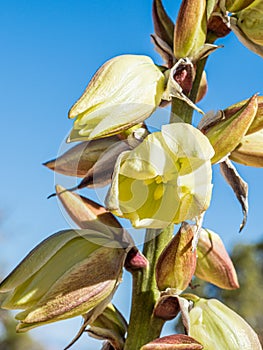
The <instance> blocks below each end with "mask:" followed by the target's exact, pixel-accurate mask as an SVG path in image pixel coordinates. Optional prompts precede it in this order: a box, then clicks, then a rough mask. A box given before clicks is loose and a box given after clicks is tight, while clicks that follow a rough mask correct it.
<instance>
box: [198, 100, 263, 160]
mask: <svg viewBox="0 0 263 350" xmlns="http://www.w3.org/2000/svg"><path fill="white" fill-rule="evenodd" d="M256 112H257V95H254V96H252V97H251V98H250V99H249V100H248V102H247V103H245V105H244V106H242V107H241V108H240V109H239V110H237V111H234V112H233V113H231V114H230V113H229V114H228V115H227V117H226V116H225V112H224V111H223V112H221V111H220V112H219V114H217V115H215V116H213V117H210V116H209V115H206V116H204V118H203V119H202V120H201V122H200V123H199V126H198V128H199V129H200V130H201V131H202V132H203V133H204V134H205V135H206V137H207V138H208V139H209V141H210V143H211V145H212V146H213V148H214V151H215V155H214V157H213V158H212V160H211V161H212V163H216V162H218V161H220V160H221V159H222V158H224V157H225V156H227V155H228V154H229V153H230V152H232V151H233V150H234V149H235V148H236V147H237V145H238V144H239V143H240V141H241V139H242V137H243V136H244V135H245V134H246V133H247V131H248V129H249V127H250V125H251V124H252V122H253V120H254V118H255V115H256Z"/></svg>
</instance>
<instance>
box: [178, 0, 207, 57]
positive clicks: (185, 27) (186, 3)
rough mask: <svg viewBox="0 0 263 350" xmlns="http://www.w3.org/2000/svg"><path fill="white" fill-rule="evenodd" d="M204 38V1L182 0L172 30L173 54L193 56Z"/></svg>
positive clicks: (202, 43) (203, 41)
mask: <svg viewBox="0 0 263 350" xmlns="http://www.w3.org/2000/svg"><path fill="white" fill-rule="evenodd" d="M205 40H206V1H205V0H183V1H182V4H181V7H180V10H179V14H178V17H177V20H176V25H175V30H174V55H175V57H176V58H177V59H179V58H184V57H191V58H192V57H194V56H195V54H196V53H197V52H198V51H199V50H200V48H201V47H202V46H203V45H204V43H205Z"/></svg>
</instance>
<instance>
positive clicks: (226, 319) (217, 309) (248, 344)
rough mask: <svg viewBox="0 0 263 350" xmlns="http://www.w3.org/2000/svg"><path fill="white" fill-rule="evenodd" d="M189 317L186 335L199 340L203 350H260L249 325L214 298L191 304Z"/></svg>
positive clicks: (255, 335) (256, 338)
mask: <svg viewBox="0 0 263 350" xmlns="http://www.w3.org/2000/svg"><path fill="white" fill-rule="evenodd" d="M196 298H197V297H196ZM189 317H190V332H189V335H190V336H191V337H193V338H195V339H196V340H197V341H200V342H201V343H202V344H203V346H204V348H205V349H206V350H215V349H225V350H228V349H229V350H240V349H246V350H261V349H262V348H261V345H260V342H259V339H258V336H257V334H256V333H255V332H254V330H253V329H252V328H251V327H250V326H249V324H248V323H247V322H246V321H245V320H244V319H243V318H241V317H240V316H239V315H238V314H237V313H235V312H234V311H233V310H231V309H230V308H228V307H227V306H226V305H224V304H222V303H221V302H220V301H218V300H216V299H208V300H206V299H201V298H199V299H198V300H197V301H194V307H193V308H192V309H191V310H190V313H189Z"/></svg>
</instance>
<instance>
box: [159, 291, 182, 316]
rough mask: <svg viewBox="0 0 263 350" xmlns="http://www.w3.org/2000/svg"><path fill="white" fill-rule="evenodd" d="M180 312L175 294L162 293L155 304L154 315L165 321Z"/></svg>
mask: <svg viewBox="0 0 263 350" xmlns="http://www.w3.org/2000/svg"><path fill="white" fill-rule="evenodd" d="M179 312H180V304H179V301H178V296H177V295H167V294H165V295H162V296H161V297H160V298H159V299H158V301H157V304H156V305H155V308H154V316H155V317H158V318H161V319H163V320H165V321H168V320H172V319H173V318H175V317H176V316H177V315H178V313H179Z"/></svg>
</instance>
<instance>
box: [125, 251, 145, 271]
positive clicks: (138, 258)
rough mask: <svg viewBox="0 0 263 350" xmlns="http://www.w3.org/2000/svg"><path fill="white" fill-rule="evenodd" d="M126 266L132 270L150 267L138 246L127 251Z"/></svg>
mask: <svg viewBox="0 0 263 350" xmlns="http://www.w3.org/2000/svg"><path fill="white" fill-rule="evenodd" d="M124 267H125V268H126V270H128V271H130V272H132V271H134V270H139V269H146V268H147V267H148V260H147V259H146V258H145V256H144V255H143V254H142V253H141V252H140V251H139V250H138V249H137V248H136V247H132V248H131V249H130V250H129V252H128V253H127V257H126V260H125V264H124Z"/></svg>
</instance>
